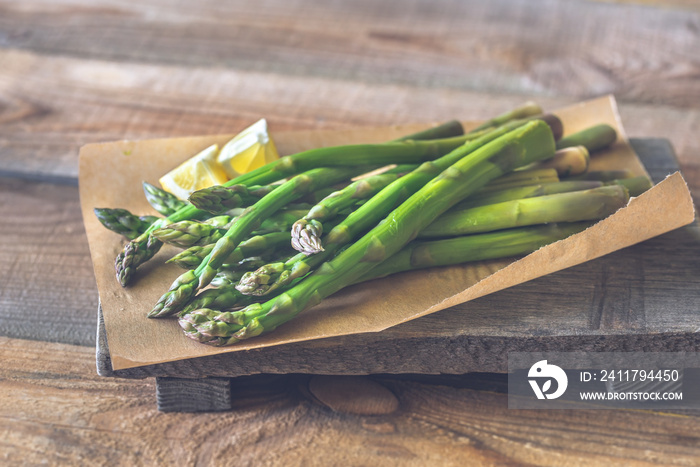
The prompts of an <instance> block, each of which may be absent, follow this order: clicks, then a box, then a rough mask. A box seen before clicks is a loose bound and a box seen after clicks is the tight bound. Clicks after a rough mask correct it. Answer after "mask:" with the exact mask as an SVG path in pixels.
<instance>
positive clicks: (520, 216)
mask: <svg viewBox="0 0 700 467" xmlns="http://www.w3.org/2000/svg"><path fill="white" fill-rule="evenodd" d="M627 201H629V193H628V192H627V189H626V188H625V187H623V186H622V185H610V186H602V187H599V188H593V189H591V190H584V191H572V192H569V193H557V194H554V195H546V196H538V197H535V198H525V199H518V200H513V201H505V202H503V203H498V204H489V205H486V206H477V207H473V208H467V209H463V210H459V211H454V212H450V213H445V214H444V215H442V216H440V217H439V218H438V219H436V220H435V221H434V222H433V223H432V224H430V225H429V226H427V227H426V228H425V229H423V230H421V232H420V233H419V234H418V238H435V237H454V236H458V235H468V234H472V233H479V232H490V231H494V230H501V229H509V228H513V227H521V226H526V225H536V224H547V223H550V222H551V223H554V222H577V221H588V220H596V219H602V218H604V217H607V216H609V215H610V214H612V213H614V212H615V211H617V210H618V209H620V208H621V207H623V206H625V205H626V204H627Z"/></svg>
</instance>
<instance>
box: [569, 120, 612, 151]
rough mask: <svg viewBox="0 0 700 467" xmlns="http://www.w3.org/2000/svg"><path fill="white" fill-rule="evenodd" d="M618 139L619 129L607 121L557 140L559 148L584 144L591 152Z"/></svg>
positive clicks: (605, 146)
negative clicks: (616, 129)
mask: <svg viewBox="0 0 700 467" xmlns="http://www.w3.org/2000/svg"><path fill="white" fill-rule="evenodd" d="M616 140H617V131H615V129H614V128H613V127H611V126H610V125H607V124H605V123H603V124H600V125H595V126H592V127H589V128H586V129H585V130H581V131H579V132H577V133H573V134H571V135H569V136H565V137H564V138H562V139H560V140H559V141H557V149H563V148H569V147H572V146H584V147H585V148H586V149H588V152H589V153H593V152H595V151H599V150H601V149H605V148H607V147H608V146H610V145H611V144H613V143H614V142H615V141H616Z"/></svg>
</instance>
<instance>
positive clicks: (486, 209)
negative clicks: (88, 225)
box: [96, 104, 650, 345]
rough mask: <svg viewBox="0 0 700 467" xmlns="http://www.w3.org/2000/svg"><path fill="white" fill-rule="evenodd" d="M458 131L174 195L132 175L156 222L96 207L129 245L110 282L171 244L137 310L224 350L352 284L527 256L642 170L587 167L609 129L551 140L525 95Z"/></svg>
mask: <svg viewBox="0 0 700 467" xmlns="http://www.w3.org/2000/svg"><path fill="white" fill-rule="evenodd" d="M461 133H462V129H461V125H459V124H458V123H457V122H448V123H447V124H444V125H441V126H438V127H435V128H434V129H430V130H427V131H426V132H421V133H417V134H414V135H408V136H406V137H404V138H399V139H397V140H394V141H391V142H389V143H383V144H375V145H351V146H343V147H334V148H321V149H315V150H311V151H305V152H302V153H299V154H295V155H292V156H287V157H285V158H282V159H280V160H278V161H276V162H275V163H272V164H268V165H267V166H264V167H262V168H260V169H257V170H255V171H253V172H250V173H249V174H245V175H243V176H241V177H238V178H236V179H234V180H231V181H229V182H227V183H226V184H225V185H223V186H217V187H212V188H209V189H205V190H200V191H199V192H195V193H193V195H192V196H191V198H190V200H189V202H187V203H185V202H183V201H180V200H176V199H170V198H168V196H167V194H164V193H165V192H162V190H159V189H157V188H156V187H153V186H152V185H148V184H145V183H144V192H145V193H146V195H147V198H148V200H149V203H151V205H152V206H153V207H154V209H156V210H157V211H159V212H160V213H161V214H163V215H165V216H167V217H165V218H161V219H157V220H154V218H152V217H151V218H142V219H139V218H138V217H136V216H133V215H131V214H130V213H122V216H121V217H122V218H123V219H125V220H122V221H116V222H112V221H109V219H110V218H109V216H108V210H102V211H100V213H99V214H98V216H101V220H102V219H103V218H104V219H105V221H104V222H103V223H104V224H105V225H106V226H108V227H109V226H111V227H110V228H113V229H114V230H115V231H119V230H120V229H121V230H123V233H124V235H125V236H127V238H129V239H131V241H130V242H129V243H127V245H126V246H125V248H124V251H123V252H122V253H121V254H120V255H119V257H118V258H117V261H116V266H117V276H118V278H119V280H120V282H121V283H122V285H126V283H127V282H128V280H129V277H130V275H131V274H132V273H133V271H134V269H135V268H136V267H138V265H139V264H142V263H143V262H144V261H146V260H148V259H149V258H150V257H151V256H153V254H155V252H156V251H158V249H159V248H160V246H161V245H162V244H163V243H164V242H167V243H170V244H172V245H174V246H176V247H178V248H182V249H183V251H182V252H180V253H179V254H177V255H175V256H174V257H173V258H171V259H170V260H169V262H171V263H175V264H178V265H179V266H181V267H184V268H186V269H187V271H186V272H185V273H184V274H182V275H180V277H178V278H177V279H176V280H175V281H174V283H173V285H172V286H171V287H170V289H169V290H168V291H167V292H166V293H165V294H164V295H163V296H162V297H161V299H160V300H159V301H158V303H157V304H156V305H155V306H154V308H153V310H152V311H151V313H149V317H152V318H155V317H166V316H171V315H174V314H177V316H178V317H179V323H180V325H181V326H182V327H183V329H184V330H185V332H186V334H187V335H188V336H189V337H191V338H193V339H196V340H199V341H201V342H205V343H207V344H211V345H229V344H233V343H235V342H238V341H240V340H242V339H247V338H250V337H253V336H257V335H259V334H262V333H266V332H269V331H271V330H273V329H275V328H276V327H277V326H279V325H281V324H283V323H285V322H286V321H288V320H290V319H292V318H293V317H294V316H296V315H297V314H298V313H300V312H302V311H303V310H305V309H307V308H309V307H311V306H314V305H315V304H316V303H318V302H319V301H320V300H322V299H323V298H325V297H326V296H328V295H330V294H332V293H335V292H336V291H338V290H340V289H342V288H344V287H346V286H348V285H351V284H354V283H358V282H361V281H365V280H371V279H373V278H377V277H383V276H386V275H388V274H394V273H397V272H400V271H405V270H410V269H416V268H424V267H433V266H441V265H448V264H457V263H462V262H466V261H476V260H482V259H491V258H499V257H504V256H512V255H520V254H525V253H527V252H530V251H533V250H534V249H537V248H539V247H541V246H542V245H545V244H547V243H551V242H552V241H556V240H558V239H561V238H565V237H567V236H569V235H571V234H573V233H576V232H579V231H581V230H583V229H584V228H586V227H587V226H588V225H590V221H592V220H596V219H600V218H602V217H605V216H607V215H609V214H611V213H612V212H614V211H615V210H617V209H619V208H620V207H621V206H624V204H625V203H626V202H627V200H628V199H629V196H630V195H631V196H636V195H637V194H639V193H641V192H642V191H644V190H645V189H647V188H648V187H649V186H650V182H649V181H648V179H646V178H645V177H642V178H637V179H632V178H629V177H628V175H629V174H623V173H620V172H615V173H606V174H598V175H596V176H594V175H591V173H590V172H588V170H587V169H588V163H589V160H590V157H591V155H592V156H595V152H596V151H598V150H600V149H602V148H604V147H606V146H607V145H610V144H612V143H613V142H614V141H615V140H616V138H617V135H616V134H615V132H614V130H612V129H611V128H610V127H608V126H598V127H594V128H591V129H587V130H585V131H584V132H581V133H578V134H574V135H571V136H568V137H567V138H563V139H559V138H560V136H561V133H562V127H561V122H560V121H559V120H558V119H557V118H556V117H552V116H544V115H542V114H541V109H540V108H539V107H538V106H536V105H534V104H528V105H526V106H524V107H522V108H518V109H515V110H514V111H511V112H508V113H506V114H503V115H500V116H498V117H495V118H493V119H491V120H489V121H488V122H486V123H485V124H484V125H481V126H479V127H477V128H475V129H474V130H472V131H471V132H469V133H467V134H466V135H461V136H456V135H457V134H461ZM432 138H439V139H436V140H432ZM557 140H558V141H557ZM387 164H399V165H398V166H394V167H389V168H388V170H387V168H386V166H387ZM382 167H383V169H382V170H381V171H379V173H375V172H376V171H375V169H378V168H382ZM371 171H374V172H373V173H370V174H368V175H363V174H367V173H368V172H371ZM358 176H360V177H359V178H357V179H355V178H354V177H358ZM618 178H622V180H618ZM338 185H340V186H339V187H338ZM309 199H311V200H312V202H313V203H314V204H312V205H309V206H306V205H303V204H297V205H294V203H300V202H302V201H304V200H309ZM97 212H98V211H97V210H96V213H97ZM113 217H114V216H113ZM116 217H117V218H118V217H119V216H116ZM582 221H583V222H582ZM125 225H127V226H128V228H125V227H124V226H125ZM292 247H293V248H294V249H292ZM295 250H296V251H298V252H299V253H298V254H295ZM261 296H266V299H265V300H266V301H262V300H261V299H260V298H259V297H261ZM267 297H271V298H269V299H268V298H267Z"/></svg>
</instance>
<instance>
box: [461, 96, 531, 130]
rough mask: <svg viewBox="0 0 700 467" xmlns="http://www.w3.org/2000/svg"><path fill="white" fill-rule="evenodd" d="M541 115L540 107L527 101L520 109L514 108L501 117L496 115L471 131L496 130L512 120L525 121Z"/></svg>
mask: <svg viewBox="0 0 700 467" xmlns="http://www.w3.org/2000/svg"><path fill="white" fill-rule="evenodd" d="M541 114H542V107H540V106H539V105H537V104H536V103H535V102H532V101H528V102H526V103H525V104H523V105H521V106H520V107H516V108H515V109H512V110H509V111H508V112H506V113H503V114H501V115H497V116H496V117H493V118H492V119H490V120H486V121H485V122H484V123H482V124H481V125H479V126H477V127H476V128H473V129H472V130H471V131H472V132H478V131H481V130H486V129H491V128H496V127H499V126H501V125H503V124H505V123H508V122H510V121H512V120H520V119H525V118H528V117H532V116H536V115H541Z"/></svg>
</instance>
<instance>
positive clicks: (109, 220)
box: [93, 208, 158, 240]
mask: <svg viewBox="0 0 700 467" xmlns="http://www.w3.org/2000/svg"><path fill="white" fill-rule="evenodd" d="M93 211H94V212H95V216H97V219H98V220H99V221H100V222H101V223H102V225H103V226H105V227H106V228H108V229H109V230H111V231H112V232H115V233H118V234H121V235H123V236H124V237H126V238H127V239H129V240H131V239H133V238H136V237H138V236H139V235H141V234H142V233H143V232H145V231H146V229H147V228H148V226H149V225H151V224H152V223H153V222H155V221H156V220H157V219H158V218H157V217H155V216H137V215H135V214H132V213H130V212H129V211H127V210H126V209H112V208H95V209H94V210H93Z"/></svg>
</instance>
